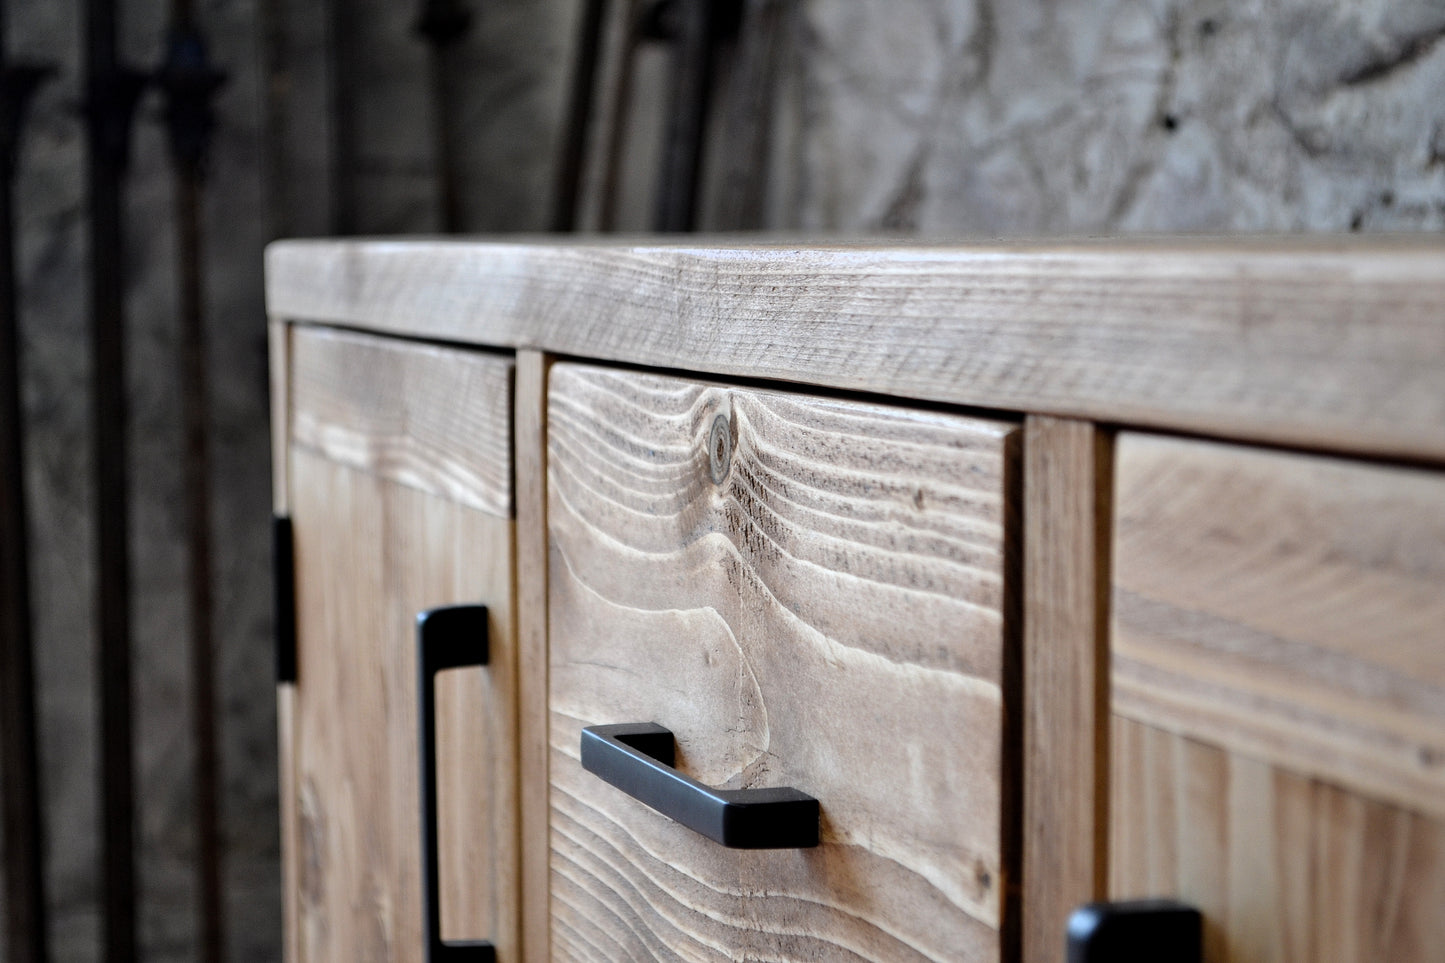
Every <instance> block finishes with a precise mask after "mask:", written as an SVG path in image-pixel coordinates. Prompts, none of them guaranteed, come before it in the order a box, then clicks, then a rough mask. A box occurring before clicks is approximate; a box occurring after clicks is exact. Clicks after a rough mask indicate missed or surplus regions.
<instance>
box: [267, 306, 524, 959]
mask: <svg viewBox="0 0 1445 963" xmlns="http://www.w3.org/2000/svg"><path fill="white" fill-rule="evenodd" d="M511 372H512V364H511V361H510V359H509V358H507V357H503V356H492V355H487V354H482V353H477V352H466V351H460V350H454V349H442V348H436V347H431V346H423V345H417V344H410V343H406V342H401V341H394V340H389V339H383V338H374V337H367V336H361V335H356V334H348V333H342V332H336V331H329V330H325V329H317V328H301V327H298V328H296V329H294V330H293V333H292V345H291V381H290V397H291V419H290V451H289V458H288V464H289V474H290V489H291V500H290V501H291V511H292V520H293V528H294V533H295V535H294V537H295V564H296V600H297V606H296V609H297V678H296V695H295V700H296V701H295V714H294V724H293V725H294V728H293V733H292V738H293V740H294V743H293V751H294V760H295V762H294V766H295V784H296V793H297V795H298V796H299V799H298V800H297V801H296V803H297V804H296V807H295V808H296V809H297V810H299V816H298V820H299V826H297V827H295V829H296V832H295V838H297V839H298V840H299V849H300V852H299V853H296V854H295V862H296V865H297V866H298V871H297V874H298V877H299V879H298V883H297V889H298V890H299V892H298V893H296V894H294V897H293V898H294V899H295V901H296V913H297V916H298V930H299V934H298V936H299V939H298V940H297V944H298V945H299V952H300V956H301V959H302V960H304V961H307V963H320V961H336V963H351V961H359V960H381V961H412V960H417V961H419V960H421V959H422V958H423V919H422V914H423V906H422V881H421V866H422V862H421V860H422V853H421V842H420V835H421V824H420V799H419V775H418V773H419V768H420V759H419V733H418V721H419V720H418V716H419V711H418V677H417V638H416V633H417V627H416V625H417V615H418V613H419V612H421V611H422V610H426V609H431V608H434V607H438V606H444V605H449V604H460V603H476V604H482V605H485V606H486V607H487V610H488V636H489V650H490V651H489V660H488V664H487V665H486V666H485V667H479V668H478V667H471V668H458V669H452V670H449V671H445V672H441V673H438V675H437V683H436V685H437V690H436V691H437V732H436V738H437V748H436V753H437V772H438V774H439V775H438V795H439V805H438V822H439V836H440V845H439V847H438V849H439V854H438V855H439V866H440V878H441V893H442V899H441V935H442V937H443V938H444V939H446V940H449V941H450V940H459V939H468V938H470V939H482V940H489V941H492V942H494V943H495V944H496V945H497V947H498V953H499V956H498V958H499V959H502V960H509V959H510V960H515V959H517V955H516V952H515V951H516V944H517V907H516V879H517V852H516V820H517V813H516V790H515V783H516V751H515V744H516V738H515V731H514V727H515V722H514V720H515V715H516V707H515V692H516V678H515V676H516V651H515V649H516V646H515V633H514V627H513V612H512V607H513V596H514V587H513V574H512V572H513V543H514V533H513V522H512V519H511V514H512V512H511V504H512V498H511V492H512V480H511V454H510V442H509V437H510V433H509V424H510V383H511Z"/></svg>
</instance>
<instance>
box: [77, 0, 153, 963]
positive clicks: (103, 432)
mask: <svg viewBox="0 0 1445 963" xmlns="http://www.w3.org/2000/svg"><path fill="white" fill-rule="evenodd" d="M115 6H116V0H86V23H85V37H84V40H85V65H86V68H85V69H86V104H85V107H86V120H87V133H88V142H89V144H88V146H89V149H88V152H87V153H88V158H87V161H88V162H87V180H88V183H89V213H90V257H91V272H90V281H91V284H90V297H91V305H90V308H91V328H90V330H91V368H92V378H93V383H94V390H93V393H92V398H91V401H92V405H93V407H92V423H91V430H92V432H93V433H94V445H95V497H96V550H97V556H98V558H97V567H96V585H97V598H96V619H97V623H98V637H97V644H96V676H97V679H98V683H99V687H100V755H101V778H100V803H101V813H102V815H101V825H102V836H101V854H102V855H101V861H102V864H103V872H102V874H101V883H102V894H103V896H102V899H103V906H104V930H103V932H104V937H105V959H106V960H107V961H109V963H130V961H131V960H134V959H135V955H136V934H135V920H136V891H135V790H134V774H133V771H132V765H133V754H134V753H133V749H132V743H131V737H132V733H131V664H130V548H129V537H130V524H129V511H130V507H129V506H130V499H129V484H128V479H127V467H126V428H127V424H126V390H125V387H126V380H125V287H124V279H123V277H122V269H123V265H124V259H123V257H124V251H123V230H122V221H121V209H122V205H121V201H122V188H123V181H124V176H125V168H126V165H127V161H128V159H129V154H130V133H131V126H132V120H133V118H134V115H135V106H136V103H137V102H138V100H139V99H140V95H141V92H142V91H143V90H144V87H145V78H144V76H143V75H142V74H140V73H139V72H137V71H134V70H130V69H127V68H124V67H122V66H121V65H120V64H119V63H118V62H117V59H116V10H115Z"/></svg>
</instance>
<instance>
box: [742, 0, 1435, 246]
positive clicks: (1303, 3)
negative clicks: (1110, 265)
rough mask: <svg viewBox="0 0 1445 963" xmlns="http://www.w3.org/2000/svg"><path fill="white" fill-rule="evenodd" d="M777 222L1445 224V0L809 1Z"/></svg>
mask: <svg viewBox="0 0 1445 963" xmlns="http://www.w3.org/2000/svg"><path fill="white" fill-rule="evenodd" d="M789 74H790V76H789V85H790V87H789V91H788V93H787V94H786V95H785V96H784V103H783V105H782V110H781V112H780V116H781V117H782V118H783V121H782V122H783V123H786V124H787V125H789V127H790V128H791V130H790V134H791V139H792V141H793V143H794V145H795V147H794V149H793V150H792V151H791V152H790V153H788V154H786V155H784V156H782V157H780V158H778V159H777V164H778V171H779V173H778V176H777V177H776V179H775V180H776V186H777V188H778V191H777V193H776V194H775V196H774V198H773V210H772V215H771V217H772V220H773V221H774V222H775V223H776V224H777V225H778V226H796V227H804V228H820V229H832V230H847V231H859V230H899V231H905V232H921V233H927V234H951V233H959V234H986V235H987V234H1037V235H1048V234H1059V233H1064V234H1084V233H1098V232H1108V233H1114V232H1241V231H1249V232H1256V231H1300V230H1303V231H1333V232H1348V231H1351V230H1367V231H1384V230H1389V231H1422V230H1423V231H1435V230H1440V229H1441V228H1442V227H1445V96H1442V94H1441V91H1442V90H1445V2H1441V0H1398V2H1397V0H1345V2H1335V3H1329V4H1323V3H1317V2H1308V0H1282V2H1280V0H1239V2H1229V3H1224V2H1220V0H1202V2H1190V3H1183V2H1175V0H1088V2H1084V0H1066V2H1041V0H1018V2H1013V0H1010V2H1008V3H1004V2H1000V0H854V2H849V3H837V2H832V0H810V2H806V3H804V4H802V6H801V9H800V11H799V14H798V22H797V25H796V40H795V43H794V45H793V55H792V59H791V63H790V70H789Z"/></svg>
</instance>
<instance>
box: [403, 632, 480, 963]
mask: <svg viewBox="0 0 1445 963" xmlns="http://www.w3.org/2000/svg"><path fill="white" fill-rule="evenodd" d="M488 653H489V646H488V637H487V607H486V606H485V605H449V606H445V607H443V608H436V609H428V610H427V611H425V612H421V613H419V614H418V615H417V617H416V666H417V688H418V690H419V693H420V698H419V699H418V703H419V706H420V710H421V712H420V715H421V718H420V720H419V722H420V725H419V726H418V727H417V728H418V729H419V730H420V731H421V879H422V917H423V918H422V938H423V939H424V940H426V957H425V958H426V960H427V963H494V961H495V960H496V958H497V951H496V949H495V948H494V947H493V946H492V944H491V943H488V942H486V941H483V940H458V941H457V942H454V943H444V942H442V905H441V874H440V870H439V869H438V862H437V760H436V756H437V726H436V723H437V698H436V674H437V673H438V672H440V671H442V670H443V669H460V668H463V667H466V666H476V665H486V664H487V657H488Z"/></svg>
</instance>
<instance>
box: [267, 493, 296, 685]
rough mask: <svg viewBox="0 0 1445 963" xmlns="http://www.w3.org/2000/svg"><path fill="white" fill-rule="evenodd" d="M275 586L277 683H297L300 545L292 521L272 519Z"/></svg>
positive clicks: (273, 576) (272, 576) (273, 583)
mask: <svg viewBox="0 0 1445 963" xmlns="http://www.w3.org/2000/svg"><path fill="white" fill-rule="evenodd" d="M271 585H272V591H273V592H274V593H275V594H274V595H273V598H274V599H275V610H276V682H277V683H278V684H279V683H282V682H295V681H296V543H295V539H294V538H293V536H292V534H291V519H290V518H289V517H288V516H286V515H276V516H274V517H273V518H272V519H271Z"/></svg>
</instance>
